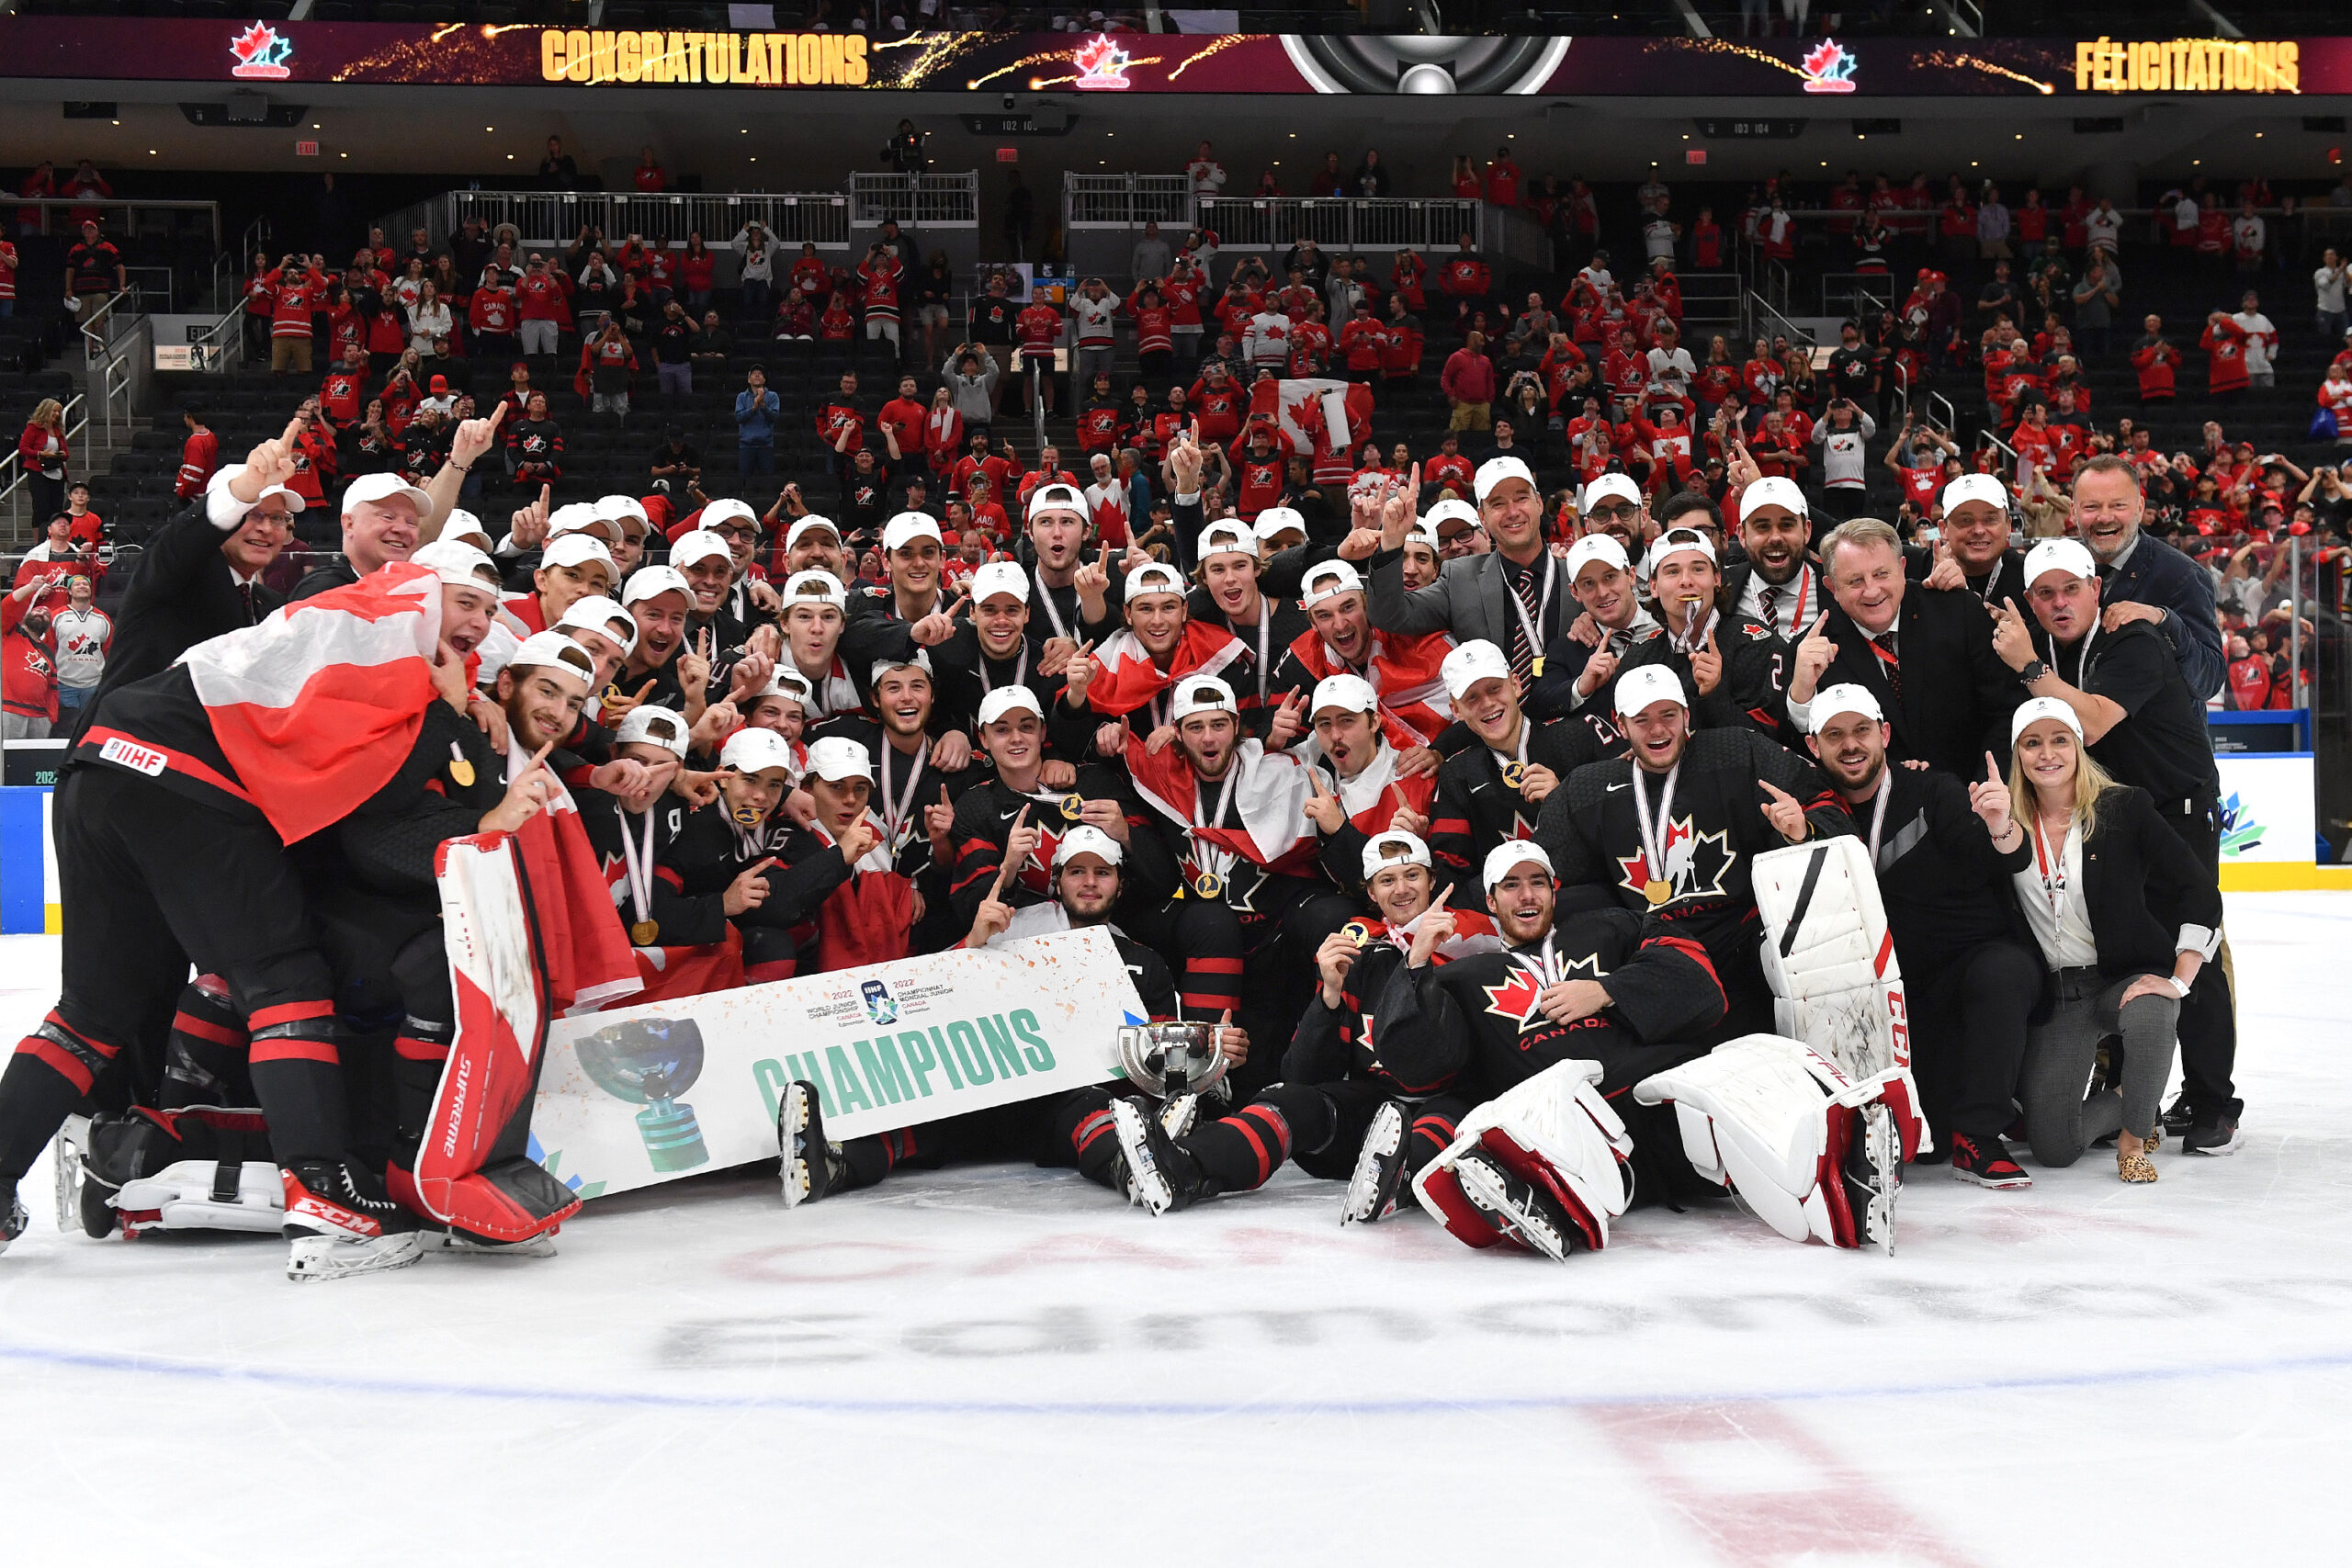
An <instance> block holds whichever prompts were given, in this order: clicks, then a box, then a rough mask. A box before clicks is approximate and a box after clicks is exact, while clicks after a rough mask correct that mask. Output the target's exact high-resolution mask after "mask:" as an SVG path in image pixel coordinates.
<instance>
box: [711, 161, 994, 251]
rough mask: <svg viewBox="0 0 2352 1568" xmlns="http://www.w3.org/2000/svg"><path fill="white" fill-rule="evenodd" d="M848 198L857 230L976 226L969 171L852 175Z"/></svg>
mask: <svg viewBox="0 0 2352 1568" xmlns="http://www.w3.org/2000/svg"><path fill="white" fill-rule="evenodd" d="M849 195H850V209H851V221H852V222H853V223H854V224H856V225H857V226H858V227H860V228H879V227H880V226H881V224H882V221H883V220H885V219H896V220H898V221H899V223H901V224H911V225H913V226H914V227H915V228H917V229H977V228H978V227H979V226H980V176H979V175H978V172H977V171H973V170H967V171H965V172H964V173H963V174H960V175H956V174H921V175H850V177H849ZM705 237H706V238H707V237H708V236H705Z"/></svg>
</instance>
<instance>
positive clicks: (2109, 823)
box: [2009, 697, 2222, 1182]
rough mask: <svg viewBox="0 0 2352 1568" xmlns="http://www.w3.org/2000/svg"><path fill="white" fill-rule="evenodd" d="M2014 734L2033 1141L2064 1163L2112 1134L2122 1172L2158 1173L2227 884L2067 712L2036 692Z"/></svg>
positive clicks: (2046, 1156)
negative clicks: (2170, 1084)
mask: <svg viewBox="0 0 2352 1568" xmlns="http://www.w3.org/2000/svg"><path fill="white" fill-rule="evenodd" d="M2009 736H2010V747H2011V755H2010V765H2009V795H2010V809H2011V813H2012V816H2013V818H2014V821H2013V823H2012V825H2011V828H2010V831H2011V832H2012V833H2017V832H2022V833H2024V834H2025V835H2026V836H2027V838H2029V839H2030V840H2032V844H2033V861H2032V863H2030V864H2029V865H2027V866H2026V867H2025V868H2024V869H2023V870H2021V871H2019V872H2018V873H2017V874H2016V878H2015V882H2016V892H2017V898H2018V908H2020V909H2021V910H2022V911H2023V912H2024V915H2025V921H2026V925H2027V927H2028V928H2029V929H2030V931H2032V933H2033V938H2034V941H2035V942H2036V943H2037V944H2038V945H2039V946H2040V947H2041V956H2042V959H2043V961H2044V962H2045V963H2046V964H2048V965H2049V975H2048V977H2047V979H2046V980H2045V981H2044V983H2043V987H2042V996H2041V1007H2040V1008H2039V1009H2038V1010H2037V1011H2036V1016H2037V1018H2038V1019H2039V1020H2040V1021H2038V1022H2036V1023H2034V1024H2033V1025H2032V1027H2031V1028H2030V1030H2029V1031H2028V1032H2027V1037H2026V1054H2025V1068H2024V1072H2023V1074H2022V1076H2021V1082H2022V1088H2023V1090H2024V1097H2025V1121H2026V1136H2027V1140H2028V1142H2029V1143H2030V1145H2032V1148H2033V1155H2034V1158H2036V1159H2037V1160H2039V1161H2041V1163H2042V1164H2043V1165H2047V1166H2068V1165H2072V1164H2074V1163H2075V1160H2076V1159H2078V1158H2080V1157H2081V1156H2082V1153H2083V1151H2084V1150H2085V1149H2086V1148H2087V1147H2089V1146H2090V1145H2092V1144H2094V1143H2097V1142H2098V1141H2100V1140H2101V1139H2104V1138H2107V1137H2109V1136H2113V1137H2114V1138H2115V1163H2116V1174H2117V1175H2118V1176H2120V1178H2121V1179H2124V1180H2125V1181H2132V1182H2142V1181H2154V1179H2156V1168H2155V1164H2154V1161H2153V1160H2152V1159H2150V1158H2149V1156H2151V1155H2153V1154H2154V1153H2155V1151H2156V1148H2157V1145H2159V1144H2160V1143H2161V1142H2162V1140H2163V1131H2162V1128H2161V1127H2160V1126H2159V1124H2158V1122H2157V1113H2158V1111H2160V1110H2161V1108H2162V1103H2163V1100H2164V1091H2165V1080H2166V1078H2168V1077H2170V1076H2171V1073H2172V1059H2173V1052H2174V1048H2175V1046H2176V1045H2177V1043H2178V1042H2177V1024H2178V1021H2179V1017H2180V1003H2181V998H2184V997H2186V996H2187V995H2188V987H2189V983H2190V982H2191V981H2193V980H2195V979H2196V978H2197V971H2198V970H2199V969H2200V968H2201V967H2203V966H2204V964H2205V963H2206V961H2207V960H2209V959H2211V957H2212V956H2213V953H2214V950H2215V949H2216V948H2217V947H2219V946H2220V945H2221V936H2220V928H2221V924H2222V895H2221V890H2220V889H2219V888H2218V887H2217V886H2215V885H2214V880H2213V875H2212V874H2211V872H2209V871H2207V870H2206V869H2205V867H2204V865H2203V863H2201V862H2199V860H2198V858H2197V856H2196V854H2195V853H2194V852H2192V851H2191V850H2190V849H2189V848H2188V845H2187V844H2186V843H2184V842H2183V841H2182V840H2181V839H2180V837H2179V835H2177V834H2176V833H2175V832H2174V831H2173V830H2172V829H2170V828H2168V827H2166V826H2165V822H2164V819H2163V818H2161V817H2159V816H2158V815H2157V814H2156V809H2155V807H2154V803H2153V802H2151V801H2150V800H2149V798H2148V795H2147V792H2146V791H2144V790H2140V789H2134V788H2132V787H2131V786H2130V785H2128V784H2118V783H2116V782H2115V781H2114V780H2113V779H2112V778H2110V777H2109V776H2108V774H2107V773H2106V772H2105V770H2103V769H2101V768H2100V766H2099V765H2098V762H2096V761H2093V760H2092V759H2091V757H2090V756H2089V754H2088V753H2087V752H2086V750H2084V747H2083V731H2082V723H2081V721H2080V720H2079V719H2077V718H2076V717H2075V710H2074V709H2072V708H2071V707H2068V706H2067V705H2065V704H2064V703H2063V702H2060V701H2058V700H2056V699H2055V698H2052V697H2035V698H2032V699H2030V700H2029V701H2027V702H2024V703H2021V704H2019V705H2018V711H2017V716H2016V717H2015V718H2014V719H2013V720H2011V722H2010V726H2009ZM2014 842H2015V840H2011V843H2012V844H2014ZM2110 1037H2117V1038H2114V1039H2113V1040H2112V1042H2111V1047H2110V1050H2109V1055H2108V1059H2107V1061H2106V1062H2105V1063H2104V1064H2102V1063H2101V1062H2100V1061H2099V1059H2098V1058H2099V1044H2100V1042H2101V1041H2102V1040H2108V1039H2109V1038H2110Z"/></svg>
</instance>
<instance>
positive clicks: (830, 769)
mask: <svg viewBox="0 0 2352 1568" xmlns="http://www.w3.org/2000/svg"><path fill="white" fill-rule="evenodd" d="M768 733H771V734H773V733H774V732H773V731H769V732H768ZM777 739H783V737H781V736H778V737H777ZM809 772H810V773H814V774H816V775H817V776H818V777H819V778H820V779H826V780H830V781H831V782H832V783H834V784H841V783H843V782H845V781H847V780H849V779H870V778H872V777H873V776H874V759H873V758H872V757H871V756H869V755H867V754H866V750H865V747H863V746H861V745H859V744H858V743H857V742H856V741H854V740H852V739H850V738H849V737H848V736H846V735H828V736H826V737H825V738H824V739H822V740H818V741H812V742H811V743H810V744H809Z"/></svg>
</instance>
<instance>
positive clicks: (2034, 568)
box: [2025, 539, 2098, 588]
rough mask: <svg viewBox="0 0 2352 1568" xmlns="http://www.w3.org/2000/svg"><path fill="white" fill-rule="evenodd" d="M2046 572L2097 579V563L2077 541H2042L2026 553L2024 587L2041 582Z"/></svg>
mask: <svg viewBox="0 0 2352 1568" xmlns="http://www.w3.org/2000/svg"><path fill="white" fill-rule="evenodd" d="M2046 571H2063V572H2064V573H2065V574H2066V575H2067V576H2069V577H2087V578H2089V579H2091V580H2092V581H2098V561H2096V560H2093V559H2092V558H2091V552H2090V551H2089V550H2088V549H2087V548H2086V547H2084V546H2083V545H2082V543H2081V542H2080V541H2079V540H2075V539H2044V540H2042V541H2041V543H2040V544H2038V545H2036V546H2034V547H2033V548H2032V549H2031V550H2030V551H2029V552H2027V555H2026V558H2025V585H2026V586H2027V587H2028V588H2030V587H2032V586H2033V585H2034V584H2035V583H2037V582H2039V581H2041V574H2042V573H2044V572H2046Z"/></svg>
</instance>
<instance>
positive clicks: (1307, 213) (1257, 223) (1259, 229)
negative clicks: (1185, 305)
mask: <svg viewBox="0 0 2352 1568" xmlns="http://www.w3.org/2000/svg"><path fill="white" fill-rule="evenodd" d="M1196 207H1197V210H1198V213H1199V221H1200V225H1201V227H1203V228H1206V229H1214V230H1215V231H1216V236H1217V243H1218V245H1219V246H1220V247H1221V248H1223V249H1225V250H1240V251H1265V250H1276V249H1286V248H1288V247H1289V246H1291V245H1293V244H1295V243H1297V242H1298V241H1300V240H1303V239H1311V240H1313V241H1314V242H1315V243H1316V244H1317V245H1318V246H1319V247H1321V248H1322V249H1324V250H1327V251H1408V250H1409V251H1432V250H1452V249H1453V247H1454V245H1455V244H1456V243H1458V242H1459V241H1460V239H1461V237H1462V236H1463V235H1464V234H1468V235H1469V236H1470V237H1471V243H1472V244H1474V245H1476V247H1477V248H1478V250H1479V251H1481V252H1482V253H1485V252H1491V251H1492V249H1493V245H1494V241H1495V239H1496V235H1495V233H1494V231H1493V229H1494V226H1493V225H1492V224H1491V223H1489V222H1488V220H1487V207H1486V203H1484V202H1481V201H1464V200H1461V199H1458V198H1454V197H1447V198H1445V199H1442V200H1437V201H1423V200H1419V199H1417V198H1412V197H1374V198H1363V197H1337V196H1333V197H1293V196H1283V197H1262V196H1216V197H1202V198H1200V200H1199V201H1198V203H1197V204H1196Z"/></svg>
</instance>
